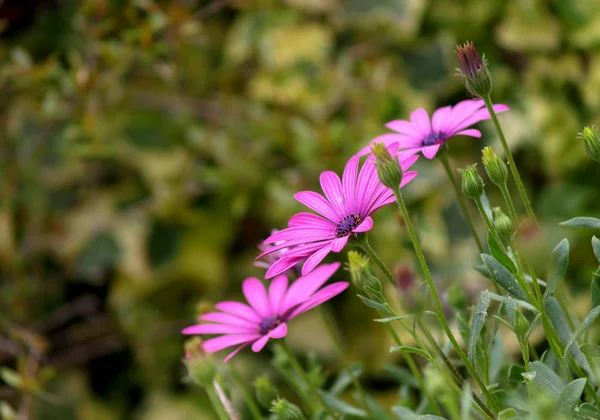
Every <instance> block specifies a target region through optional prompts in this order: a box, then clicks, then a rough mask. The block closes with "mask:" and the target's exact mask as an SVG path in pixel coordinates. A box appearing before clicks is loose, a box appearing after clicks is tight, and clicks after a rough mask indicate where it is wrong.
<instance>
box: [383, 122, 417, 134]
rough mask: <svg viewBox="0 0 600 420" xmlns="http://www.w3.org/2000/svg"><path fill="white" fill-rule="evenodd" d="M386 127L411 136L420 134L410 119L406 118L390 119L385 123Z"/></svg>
mask: <svg viewBox="0 0 600 420" xmlns="http://www.w3.org/2000/svg"><path fill="white" fill-rule="evenodd" d="M385 126H386V127H387V128H389V129H390V130H393V131H397V132H398V133H402V134H407V135H409V136H411V137H419V136H420V135H421V131H420V130H419V129H418V128H417V127H415V125H414V124H412V123H411V122H410V121H406V120H394V121H390V122H389V123H387V124H386V125H385Z"/></svg>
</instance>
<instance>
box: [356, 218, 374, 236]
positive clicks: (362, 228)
mask: <svg viewBox="0 0 600 420" xmlns="http://www.w3.org/2000/svg"><path fill="white" fill-rule="evenodd" d="M372 228H373V219H372V218H371V217H365V220H363V221H362V223H361V224H360V225H358V226H357V227H356V228H354V230H353V232H356V233H362V232H367V231H369V230H371V229H372Z"/></svg>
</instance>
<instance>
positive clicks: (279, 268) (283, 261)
mask: <svg viewBox="0 0 600 420" xmlns="http://www.w3.org/2000/svg"><path fill="white" fill-rule="evenodd" d="M304 258H306V257H305V256H304V257H303V256H299V257H284V256H282V257H281V258H279V259H278V260H277V261H275V262H274V263H273V264H272V265H271V266H270V267H269V269H268V270H267V272H266V273H265V279H270V278H272V277H275V276H277V275H279V274H281V273H285V272H286V271H287V270H289V269H290V268H292V267H293V266H295V265H296V264H298V263H299V262H300V261H302V260H303V259H304Z"/></svg>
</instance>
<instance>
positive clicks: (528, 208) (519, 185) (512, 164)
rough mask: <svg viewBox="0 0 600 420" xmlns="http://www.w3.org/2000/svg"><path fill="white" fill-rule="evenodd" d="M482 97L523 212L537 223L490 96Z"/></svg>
mask: <svg viewBox="0 0 600 420" xmlns="http://www.w3.org/2000/svg"><path fill="white" fill-rule="evenodd" d="M482 99H483V102H484V103H485V107H486V108H487V110H488V111H489V113H490V117H491V118H492V122H493V123H494V127H495V128H496V131H497V132H498V136H499V137H500V142H501V143H502V148H503V149H504V154H505V155H506V159H507V160H508V167H509V168H510V172H511V173H512V176H513V178H514V179H515V183H516V184H517V189H518V190H519V195H520V196H521V200H522V201H523V205H524V206H525V212H526V213H527V216H528V217H529V218H530V219H531V220H533V221H534V222H535V223H537V219H536V218H535V214H534V213H533V208H532V207H531V203H530V202H529V198H528V197H527V193H526V192H525V187H524V186H523V181H522V180H521V175H519V171H518V169H517V165H515V160H514V159H513V156H512V153H511V152H510V149H509V148H508V143H507V142H506V137H504V132H503V131H502V127H500V122H499V121H498V117H497V116H496V112H495V111H494V107H493V105H492V98H491V97H490V96H487V97H484V98H482Z"/></svg>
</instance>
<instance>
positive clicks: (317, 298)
mask: <svg viewBox="0 0 600 420" xmlns="http://www.w3.org/2000/svg"><path fill="white" fill-rule="evenodd" d="M347 288H348V283H347V282H344V281H340V282H337V283H332V284H330V285H328V286H325V287H324V288H322V289H321V290H319V291H318V292H316V293H315V294H313V295H312V296H311V297H310V298H309V299H308V300H306V301H305V302H304V303H302V304H301V305H300V306H298V307H297V308H295V309H294V310H293V311H292V312H291V313H290V315H289V316H288V317H287V319H292V318H294V317H296V316H298V315H300V314H302V313H304V312H306V311H309V310H310V309H312V308H314V307H315V306H318V305H320V304H321V303H323V302H326V301H328V300H329V299H331V298H333V297H334V296H337V295H339V294H340V293H342V292H343V291H344V290H346V289H347Z"/></svg>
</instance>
